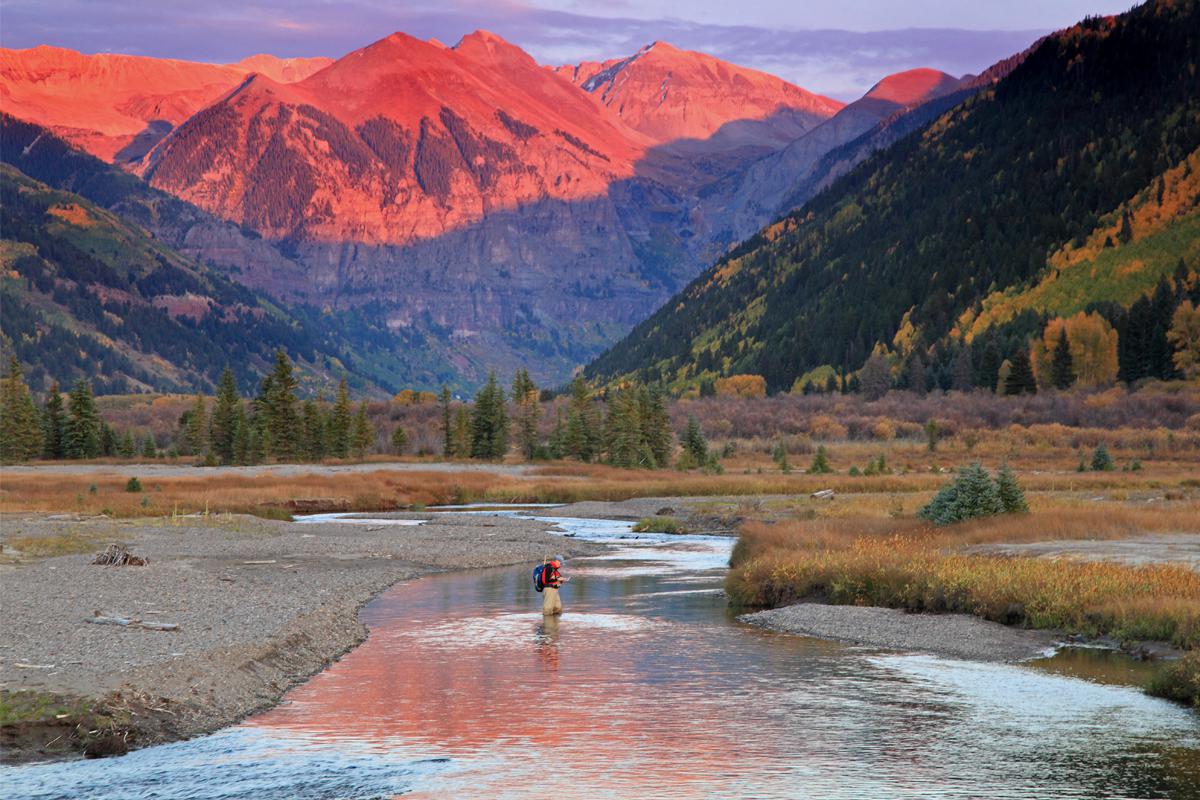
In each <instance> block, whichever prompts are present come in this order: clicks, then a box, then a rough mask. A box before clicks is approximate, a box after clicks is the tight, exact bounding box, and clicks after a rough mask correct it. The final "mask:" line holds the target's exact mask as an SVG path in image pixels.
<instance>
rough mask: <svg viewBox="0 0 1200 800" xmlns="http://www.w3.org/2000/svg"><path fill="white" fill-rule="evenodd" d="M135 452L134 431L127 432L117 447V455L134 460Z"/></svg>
mask: <svg viewBox="0 0 1200 800" xmlns="http://www.w3.org/2000/svg"><path fill="white" fill-rule="evenodd" d="M134 452H135V450H134V444H133V431H125V433H124V435H123V436H121V442H120V444H118V445H117V455H119V456H120V457H121V458H133V456H134Z"/></svg>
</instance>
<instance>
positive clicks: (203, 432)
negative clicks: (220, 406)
mask: <svg viewBox="0 0 1200 800" xmlns="http://www.w3.org/2000/svg"><path fill="white" fill-rule="evenodd" d="M184 442H185V443H186V444H187V446H188V451H189V452H190V453H191V454H192V455H194V456H201V457H203V456H204V454H205V453H207V452H208V405H207V403H206V402H205V400H204V395H202V394H200V393H199V392H196V399H195V400H194V401H193V402H192V408H191V411H189V412H188V419H187V427H186V429H185V430H184Z"/></svg>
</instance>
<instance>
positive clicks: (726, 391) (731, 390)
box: [716, 375, 767, 397]
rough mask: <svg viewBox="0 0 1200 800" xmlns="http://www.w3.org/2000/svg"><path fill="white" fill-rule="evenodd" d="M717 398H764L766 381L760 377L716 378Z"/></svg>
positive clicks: (736, 376) (735, 376)
mask: <svg viewBox="0 0 1200 800" xmlns="http://www.w3.org/2000/svg"><path fill="white" fill-rule="evenodd" d="M716 390H717V396H718V397H766V396H767V380H766V378H764V377H763V376H762V375H730V376H729V377H728V378H717V382H716Z"/></svg>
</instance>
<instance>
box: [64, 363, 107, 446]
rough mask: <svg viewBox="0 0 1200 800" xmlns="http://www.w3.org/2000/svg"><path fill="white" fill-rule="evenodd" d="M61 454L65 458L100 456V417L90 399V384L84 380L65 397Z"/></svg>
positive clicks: (93, 402) (93, 400)
mask: <svg viewBox="0 0 1200 800" xmlns="http://www.w3.org/2000/svg"><path fill="white" fill-rule="evenodd" d="M63 454H64V455H65V456H66V457H67V458H95V457H96V456H98V455H100V415H99V414H98V413H97V411H96V400H95V398H94V397H92V384H91V383H90V382H89V381H87V380H86V379H84V378H80V379H79V380H78V381H76V382H75V386H74V387H73V388H72V389H71V393H70V394H69V395H67V421H66V424H65V425H64V427H63Z"/></svg>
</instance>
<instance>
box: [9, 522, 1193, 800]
mask: <svg viewBox="0 0 1200 800" xmlns="http://www.w3.org/2000/svg"><path fill="white" fill-rule="evenodd" d="M494 513H515V512H494ZM529 513H537V514H538V515H539V518H540V519H545V520H547V521H548V522H549V521H553V522H555V523H556V524H558V525H560V526H561V527H562V528H564V529H566V530H567V531H569V532H570V533H571V534H573V535H576V536H579V537H582V538H589V539H596V540H601V541H606V542H609V543H612V544H615V545H616V548H615V549H614V550H613V551H611V552H609V553H606V554H604V555H602V556H599V557H594V558H581V559H576V560H573V561H571V562H569V563H568V564H567V566H566V572H567V574H569V575H571V576H572V580H571V582H570V583H569V584H567V586H566V588H565V589H564V590H563V601H564V605H565V607H566V613H565V614H564V615H563V617H562V618H561V620H544V619H543V617H542V615H541V612H540V600H541V596H540V595H538V594H537V593H536V592H535V591H534V589H533V586H532V582H531V580H530V575H529V573H530V569H531V568H532V565H530V568H525V567H520V568H503V569H493V570H485V571H479V572H470V573H456V574H445V575H436V576H432V577H425V578H421V579H418V580H415V581H410V582H407V583H403V584H399V585H397V586H395V587H394V588H392V589H391V590H389V591H387V592H385V593H384V594H383V595H381V596H380V597H379V598H378V599H377V600H375V601H374V602H373V603H371V604H370V605H368V606H367V607H366V608H365V609H364V611H363V618H364V620H365V621H366V622H367V624H368V625H369V626H370V629H371V635H370V637H369V638H368V640H367V641H366V643H365V644H363V645H362V646H361V647H359V648H358V649H356V650H354V651H353V652H351V653H350V654H349V655H347V656H346V657H345V658H343V659H342V660H341V661H339V662H338V663H336V664H334V665H332V666H331V667H330V668H329V669H327V670H326V671H324V672H322V673H321V674H319V675H317V676H316V677H314V678H313V679H312V680H310V681H309V682H307V683H305V684H304V685H302V686H300V687H298V688H296V689H295V690H293V691H292V692H290V693H289V694H288V695H287V696H286V698H285V699H284V702H283V703H281V704H280V705H279V706H278V707H276V708H275V709H273V710H271V711H269V712H267V713H264V714H261V715H259V716H256V717H253V718H251V719H249V720H247V721H246V722H244V723H243V724H242V725H239V726H237V727H234V728H231V729H228V730H225V731H221V732H219V733H216V734H213V735H211V736H206V737H202V738H199V739H195V740H192V741H188V742H179V743H176V744H171V745H165V746H162V747H153V748H148V749H145V750H140V751H135V752H133V753H131V754H129V755H127V756H124V757H121V758H117V759H105V760H101V761H76V762H68V763H59V764H45V765H32V766H26V767H19V768H10V769H6V770H0V796H3V797H6V798H13V799H14V800H16V798H21V799H22V800H23V799H24V798H60V797H87V798H204V799H206V800H218V799H223V798H253V799H254V800H274V799H275V798H280V799H282V798H346V799H349V798H355V799H358V798H389V797H394V796H400V795H403V796H407V797H417V798H425V797H429V798H432V797H439V798H444V797H480V798H501V797H504V798H507V797H513V798H518V797H522V798H523V797H528V796H531V795H538V796H548V797H566V798H576V797H577V798H609V797H611V798H657V797H662V798H699V797H706V798H707V797H711V798H733V797H747V798H855V799H856V800H860V799H863V798H888V799H891V798H1037V799H1038V800H1048V799H1050V798H1193V797H1200V757H1198V755H1197V754H1198V752H1200V723H1198V722H1197V716H1196V715H1195V714H1194V713H1193V712H1191V711H1188V710H1186V709H1184V708H1181V707H1178V706H1175V705H1171V704H1169V703H1166V702H1164V701H1160V700H1155V699H1153V698H1150V697H1147V696H1145V695H1144V694H1142V693H1141V692H1140V691H1139V690H1137V689H1133V688H1126V687H1121V686H1112V685H1105V684H1103V683H1099V682H1093V681H1088V680H1082V679H1079V678H1076V677H1070V676H1069V675H1066V674H1056V673H1053V672H1049V671H1045V670H1041V669H1034V668H1030V667H1027V666H1005V665H993V664H978V663H973V662H966V661H953V660H946V659H940V658H934V657H930V656H923V655H911V654H902V653H888V652H879V651H873V650H869V649H864V648H853V647H847V646H842V645H838V644H833V643H829V642H823V641H818V640H814V639H806V638H803V637H796V636H788V635H781V634H774V633H770V632H766V631H762V630H758V629H755V628H752V627H749V626H746V625H743V624H741V623H738V622H736V621H735V620H734V619H733V618H732V617H731V615H730V613H729V612H728V610H727V608H726V604H725V600H724V598H723V596H722V595H721V594H720V584H721V579H722V577H723V574H724V568H725V564H726V562H727V560H728V555H729V548H730V545H731V543H732V540H729V539H724V538H710V537H687V536H661V535H644V534H643V535H640V536H638V535H635V534H632V533H631V532H630V525H629V523H622V522H610V521H602V520H578V519H555V518H553V517H552V516H549V515H551V514H553V511H552V510H549V509H540V510H537V511H535V512H529ZM380 535H386V534H385V533H381V534H380ZM548 555H552V554H548ZM1061 672H1062V670H1060V671H1059V673H1061ZM1068 672H1069V670H1068Z"/></svg>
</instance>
